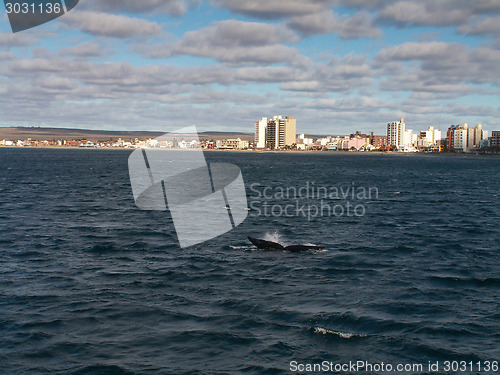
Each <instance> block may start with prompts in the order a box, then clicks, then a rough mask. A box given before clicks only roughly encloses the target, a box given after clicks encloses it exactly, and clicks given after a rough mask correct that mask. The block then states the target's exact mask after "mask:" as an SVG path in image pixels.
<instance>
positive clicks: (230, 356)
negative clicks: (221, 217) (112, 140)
mask: <svg viewBox="0 0 500 375" xmlns="http://www.w3.org/2000/svg"><path fill="white" fill-rule="evenodd" d="M128 155H129V152H127V151H106V150H39V149H0V252H1V256H0V373H2V374H26V373H35V374H44V373H53V374H160V373H161V374H167V373H168V374H234V373H246V374H282V373H289V363H290V361H292V360H296V361H298V362H304V363H305V362H310V363H313V362H320V361H323V360H328V361H333V362H348V361H349V360H366V361H371V362H382V361H384V362H390V363H427V362H428V361H437V360H439V361H444V360H467V361H470V360H472V361H486V360H498V359H499V354H500V333H499V325H500V324H499V322H500V312H499V311H500V261H499V258H498V250H499V244H500V229H499V220H498V219H499V216H500V208H499V207H500V205H499V194H500V192H499V186H500V173H499V171H500V159H495V158H481V157H447V156H397V157H396V156H384V155H373V154H370V155H368V154H367V155H360V154H351V153H349V154H326V153H325V154H288V153H283V154H270V153H264V154H257V153H230V152H227V153H225V152H224V153H215V152H212V153H208V154H207V155H206V156H207V159H208V160H209V161H212V162H229V163H235V164H237V165H239V166H240V168H241V169H242V171H243V176H244V179H245V182H246V185H247V195H248V199H249V203H251V204H253V206H252V207H253V209H252V210H251V211H249V216H248V218H247V220H246V221H245V222H244V223H243V224H242V225H241V226H239V227H238V228H236V229H235V230H234V231H232V232H230V233H226V234H225V235H223V236H220V237H218V238H216V239H213V240H211V241H208V242H206V243H204V244H201V245H198V246H194V247H191V248H187V249H180V248H179V246H178V244H177V239H176V235H175V231H174V228H173V224H172V220H171V218H170V217H169V215H168V213H165V212H148V211H141V210H138V209H137V208H136V207H135V205H134V200H133V197H132V194H131V189H130V183H129V180H128V171H127V158H128ZM307 182H310V183H314V184H316V186H324V187H332V186H335V187H342V186H344V187H348V186H360V187H376V188H377V189H378V196H377V197H372V199H367V200H362V201H356V202H354V203H360V204H363V206H364V208H365V210H366V212H365V214H364V216H360V217H357V216H350V217H348V216H346V215H344V216H335V215H330V216H327V215H325V216H323V217H317V218H311V220H309V219H308V218H307V217H303V216H301V215H298V216H297V215H295V216H294V215H289V216H288V217H285V216H284V215H282V216H280V217H278V216H273V215H267V216H264V215H262V214H261V215H260V216H259V215H257V214H258V210H259V209H260V208H262V207H263V206H262V205H263V204H264V203H266V202H268V203H270V204H275V205H286V204H288V203H294V201H293V199H291V198H290V197H289V198H288V199H281V198H280V197H276V196H275V195H273V196H272V197H269V198H264V197H259V196H258V195H259V194H258V192H259V191H260V192H261V191H262V189H263V188H265V187H269V188H271V190H270V191H272V192H273V194H274V193H275V192H276V191H278V189H279V188H281V187H296V188H297V189H299V188H301V187H304V186H305V184H306V183H307ZM256 183H260V184H261V185H260V186H258V187H257V188H256V187H255V186H257V185H252V184H256ZM251 186H254V188H253V189H250V187H251ZM306 201H307V202H306V203H307V204H312V205H317V204H318V202H319V201H318V200H317V199H307V200H306ZM344 201H345V200H342V199H334V198H331V199H330V198H328V202H327V203H332V204H333V203H339V204H340V203H342V202H344ZM247 235H253V236H256V237H261V238H263V237H267V238H273V237H277V236H279V238H280V239H281V241H283V242H284V243H290V244H295V243H313V244H321V245H325V246H326V249H325V251H315V252H305V253H285V252H269V251H261V250H256V249H255V248H253V247H252V246H250V244H249V242H248V241H247V239H246V236H247Z"/></svg>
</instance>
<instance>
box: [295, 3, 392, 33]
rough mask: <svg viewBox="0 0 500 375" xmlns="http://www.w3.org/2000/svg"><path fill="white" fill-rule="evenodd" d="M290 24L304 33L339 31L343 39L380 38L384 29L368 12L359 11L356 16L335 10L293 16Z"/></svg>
mask: <svg viewBox="0 0 500 375" xmlns="http://www.w3.org/2000/svg"><path fill="white" fill-rule="evenodd" d="M288 26H289V27H290V28H292V29H293V30H296V31H298V32H300V33H301V34H303V35H306V36H310V35H314V34H329V33H333V32H335V33H337V34H338V35H339V36H340V37H341V38H342V39H358V38H362V37H368V38H378V37H380V36H382V31H381V30H380V29H379V28H378V27H376V26H374V25H373V23H372V19H371V16H370V15H369V13H367V12H364V11H362V12H358V13H356V14H355V15H354V16H347V15H343V16H340V15H338V14H335V13H334V12H333V11H331V10H330V11H323V12H319V13H312V14H308V15H304V16H300V17H293V18H292V19H291V20H290V21H289V23H288Z"/></svg>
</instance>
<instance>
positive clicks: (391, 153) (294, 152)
mask: <svg viewBox="0 0 500 375" xmlns="http://www.w3.org/2000/svg"><path fill="white" fill-rule="evenodd" d="M3 149H11V150H14V149H15V150H27V149H30V150H86V151H89V150H96V151H100V150H101V151H103V150H113V151H129V152H132V151H134V150H136V148H125V147H67V146H26V147H18V146H1V145H0V150H3ZM151 150H156V149H154V148H152V149H151ZM159 150H163V151H194V150H190V149H168V150H167V149H159ZM202 151H203V152H221V153H223V152H226V153H254V154H291V155H302V154H305V155H330V156H333V155H337V156H340V155H353V156H355V155H357V156H361V155H379V156H383V155H388V156H399V157H403V156H404V157H408V156H416V157H424V156H440V157H443V156H451V157H474V158H476V157H493V158H495V157H496V158H500V154H479V153H455V152H427V153H426V152H395V151H382V152H381V151H362V152H360V151H356V152H353V151H317V150H307V151H298V150H286V151H285V150H258V151H256V150H251V149H248V150H222V149H203V150H202Z"/></svg>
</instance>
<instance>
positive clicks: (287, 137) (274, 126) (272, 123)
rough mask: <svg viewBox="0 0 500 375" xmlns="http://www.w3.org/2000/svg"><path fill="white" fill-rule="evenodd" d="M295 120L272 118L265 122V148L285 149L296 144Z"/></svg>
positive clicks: (288, 117)
mask: <svg viewBox="0 0 500 375" xmlns="http://www.w3.org/2000/svg"><path fill="white" fill-rule="evenodd" d="M296 137H297V120H296V119H294V118H293V117H291V116H287V117H285V118H283V116H274V117H273V118H272V119H270V120H269V121H268V122H267V130H266V147H267V148H270V149H276V148H285V147H286V146H292V145H293V144H294V143H296Z"/></svg>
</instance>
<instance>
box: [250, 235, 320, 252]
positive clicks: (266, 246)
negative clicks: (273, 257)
mask: <svg viewBox="0 0 500 375" xmlns="http://www.w3.org/2000/svg"><path fill="white" fill-rule="evenodd" d="M248 239H249V240H250V242H251V243H253V244H254V245H255V246H256V247H257V248H258V249H263V250H286V251H290V252H292V253H296V252H299V251H308V250H322V249H324V248H325V247H324V246H316V245H290V246H283V245H281V244H279V243H277V242H272V241H266V240H261V239H258V238H255V237H251V236H248Z"/></svg>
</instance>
